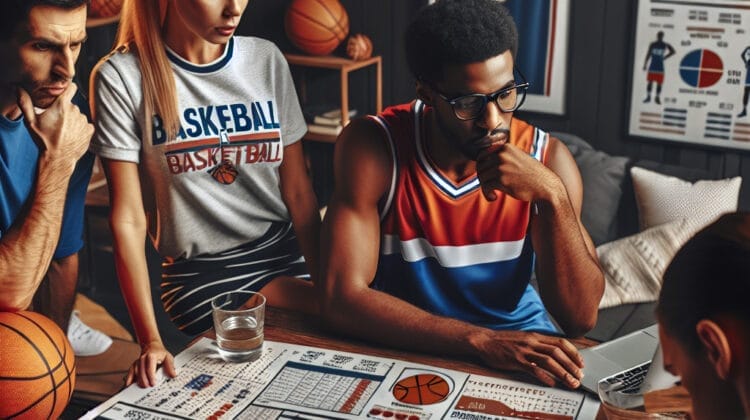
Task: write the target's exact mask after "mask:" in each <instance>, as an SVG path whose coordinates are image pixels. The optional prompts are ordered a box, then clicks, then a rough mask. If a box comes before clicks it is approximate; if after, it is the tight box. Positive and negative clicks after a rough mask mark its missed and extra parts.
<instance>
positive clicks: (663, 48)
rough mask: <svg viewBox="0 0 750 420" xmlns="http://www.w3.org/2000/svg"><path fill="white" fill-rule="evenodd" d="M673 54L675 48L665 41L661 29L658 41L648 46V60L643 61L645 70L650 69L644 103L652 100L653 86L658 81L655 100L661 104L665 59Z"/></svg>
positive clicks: (657, 36)
mask: <svg viewBox="0 0 750 420" xmlns="http://www.w3.org/2000/svg"><path fill="white" fill-rule="evenodd" d="M673 55H674V48H672V46H671V45H669V44H667V43H666V42H664V32H662V31H659V33H657V34H656V41H654V42H652V43H651V45H649V46H648V51H647V52H646V61H644V62H643V70H646V69H648V74H647V75H646V80H648V86H647V87H646V99H644V100H643V102H644V103H647V102H651V88H652V86H653V84H654V83H656V96H655V97H654V102H656V103H657V104H661V100H660V99H659V95H660V94H661V85H662V84H663V83H664V61H665V60H666V59H667V58H669V57H671V56H673Z"/></svg>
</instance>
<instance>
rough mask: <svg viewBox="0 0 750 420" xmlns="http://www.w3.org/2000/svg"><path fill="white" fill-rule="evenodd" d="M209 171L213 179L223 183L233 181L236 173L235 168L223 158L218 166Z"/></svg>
mask: <svg viewBox="0 0 750 420" xmlns="http://www.w3.org/2000/svg"><path fill="white" fill-rule="evenodd" d="M209 173H210V174H211V176H212V177H214V179H215V180H217V181H219V183H221V184H224V185H227V184H231V183H232V182H234V180H235V179H237V174H238V172H237V168H235V167H234V165H233V164H232V162H230V161H229V160H224V161H223V162H221V163H220V164H219V165H218V166H216V167H215V168H213V169H211V170H210V171H209Z"/></svg>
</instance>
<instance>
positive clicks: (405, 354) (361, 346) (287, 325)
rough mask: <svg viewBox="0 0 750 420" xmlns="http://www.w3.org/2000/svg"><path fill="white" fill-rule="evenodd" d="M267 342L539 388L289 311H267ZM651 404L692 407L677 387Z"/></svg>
mask: <svg viewBox="0 0 750 420" xmlns="http://www.w3.org/2000/svg"><path fill="white" fill-rule="evenodd" d="M264 333H265V338H266V339H268V340H272V341H280V342H285V343H292V344H299V345H305V346H312V347H321V348H327V349H334V350H340V351H347V352H352V353H362V354H370V355H374V356H380V357H386V358H392V359H400V360H406V361H410V362H415V363H422V364H426V365H432V366H437V367H441V368H445V369H453V370H458V371H462V372H467V373H472V374H477V375H485V376H494V377H499V378H506V379H512V380H518V381H524V382H530V383H535V384H537V385H538V384H539V382H537V381H536V379H535V378H533V377H531V376H530V375H526V374H523V373H516V372H509V371H499V370H495V369H491V368H488V367H487V366H485V365H482V364H480V363H479V361H478V360H469V359H466V358H464V359H461V358H455V357H441V356H438V355H430V354H425V353H417V352H412V351H406V350H398V349H393V348H387V347H383V346H380V345H377V344H371V343H367V342H364V341H360V340H356V339H352V338H350V337H345V336H342V335H339V334H335V333H334V332H332V331H330V330H327V329H325V328H324V327H323V326H322V325H321V323H320V322H319V321H318V320H316V319H315V318H314V317H310V316H305V315H302V314H300V313H296V312H291V311H286V310H282V309H278V308H272V307H267V308H266V319H265V331H264ZM571 342H573V344H574V345H575V346H576V347H578V348H584V347H590V346H593V345H596V344H598V343H597V342H596V341H593V340H589V339H586V338H580V339H573V340H571ZM646 401H647V404H649V405H650V406H652V407H655V408H656V407H661V408H664V407H669V408H670V409H671V410H674V411H681V410H686V409H688V408H689V406H690V400H689V397H688V396H687V391H686V390H685V389H684V388H683V387H679V386H678V387H674V388H671V389H669V390H664V391H655V392H653V393H649V394H647V396H646ZM606 419H607V417H606V415H605V413H604V412H603V409H600V410H599V412H598V413H597V416H596V420H606Z"/></svg>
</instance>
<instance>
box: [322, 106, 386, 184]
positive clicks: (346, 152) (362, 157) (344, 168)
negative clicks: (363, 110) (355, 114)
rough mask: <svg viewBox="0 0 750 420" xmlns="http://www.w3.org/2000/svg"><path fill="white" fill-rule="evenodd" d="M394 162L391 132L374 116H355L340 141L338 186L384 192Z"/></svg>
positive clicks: (336, 163)
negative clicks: (387, 132) (390, 138)
mask: <svg viewBox="0 0 750 420" xmlns="http://www.w3.org/2000/svg"><path fill="white" fill-rule="evenodd" d="M393 165H394V162H393V159H392V153H391V149H390V145H389V142H388V139H387V134H386V132H385V130H384V128H383V127H382V126H381V125H380V124H379V123H378V122H377V121H376V120H375V119H373V118H371V117H360V118H357V119H354V120H352V121H351V122H350V123H349V125H347V126H346V127H345V128H344V130H343V131H342V132H341V134H340V135H339V138H338V140H337V141H336V150H335V156H334V173H335V178H336V185H337V189H339V188H342V189H344V190H348V191H349V192H350V193H351V194H354V195H357V196H362V195H368V196H369V195H372V196H373V198H375V197H377V196H380V195H382V194H384V193H385V191H386V189H387V187H388V185H389V184H390V181H391V174H392V171H393Z"/></svg>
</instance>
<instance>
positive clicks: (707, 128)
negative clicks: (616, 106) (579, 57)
mask: <svg viewBox="0 0 750 420" xmlns="http://www.w3.org/2000/svg"><path fill="white" fill-rule="evenodd" d="M637 16H638V19H637V27H636V42H635V47H634V48H635V49H634V51H633V68H632V71H633V73H632V83H631V86H632V91H631V106H630V125H629V133H630V134H631V135H634V136H641V137H649V138H654V139H663V140H670V141H679V142H685V143H695V144H703V145H711V146H719V147H726V148H734V149H750V117H749V116H748V115H747V107H748V103H747V102H748V94H749V93H750V4H749V3H748V2H747V1H743V0H726V1H721V2H706V1H703V0H700V1H698V0H679V1H676V0H639V2H638V13H637Z"/></svg>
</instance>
